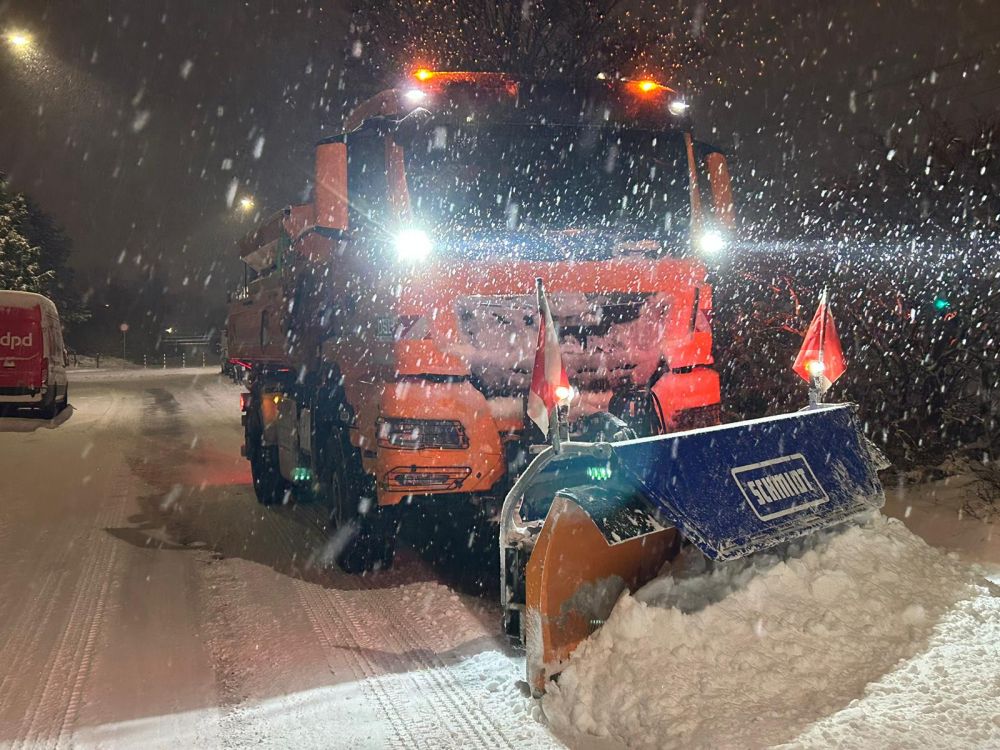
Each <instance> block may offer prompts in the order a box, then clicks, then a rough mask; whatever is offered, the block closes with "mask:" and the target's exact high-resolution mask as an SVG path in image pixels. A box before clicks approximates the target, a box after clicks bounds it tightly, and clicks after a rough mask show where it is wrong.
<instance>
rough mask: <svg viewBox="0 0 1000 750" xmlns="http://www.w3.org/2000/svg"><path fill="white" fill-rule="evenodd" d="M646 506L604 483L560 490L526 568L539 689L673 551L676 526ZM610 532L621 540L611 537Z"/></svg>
mask: <svg viewBox="0 0 1000 750" xmlns="http://www.w3.org/2000/svg"><path fill="white" fill-rule="evenodd" d="M643 505H644V503H642V501H641V499H639V498H635V497H628V496H624V495H622V494H620V493H618V492H615V491H614V490H606V489H604V488H599V487H581V488H574V489H571V490H566V491H562V492H560V493H558V494H557V495H556V497H555V499H554V500H553V501H552V505H551V506H550V508H549V512H548V515H547V516H546V518H545V523H544V525H543V526H542V530H541V532H540V533H539V535H538V538H537V539H536V540H535V545H534V549H533V550H532V552H531V557H530V558H529V560H528V563H527V566H526V570H525V605H526V607H525V621H524V636H525V647H526V649H527V677H528V682H529V684H530V685H531V689H532V691H533V692H534V693H535V694H541V693H542V692H544V690H545V684H546V682H547V681H548V680H549V679H550V678H551V677H552V676H553V675H555V674H557V673H558V672H559V671H561V670H562V668H563V666H564V665H565V664H566V662H567V661H568V659H569V657H570V654H572V653H573V650H574V649H575V648H576V647H577V645H578V644H579V643H580V642H581V641H583V640H584V639H585V638H587V637H588V636H589V635H590V634H591V633H592V632H593V631H594V630H596V629H597V628H598V627H600V626H601V625H602V624H603V623H604V621H605V620H606V619H607V617H608V615H610V614H611V610H612V608H613V607H614V605H615V602H616V601H617V600H618V597H619V596H620V595H621V593H622V591H623V590H625V589H626V588H627V589H629V591H634V590H635V589H636V588H638V587H639V586H642V585H643V584H644V583H646V582H648V581H650V580H652V579H653V578H654V577H655V576H656V575H657V574H658V573H659V571H660V568H661V567H662V566H663V564H664V563H665V562H666V561H667V560H668V559H669V558H670V557H671V556H672V554H674V553H675V552H676V548H677V546H678V544H679V541H680V537H679V536H678V534H677V532H676V530H674V529H672V528H669V527H664V526H662V525H661V524H659V523H658V522H656V520H655V519H654V518H653V517H652V516H651V515H650V514H649V513H648V511H647V510H645V509H644V507H642V506H643ZM613 529H614V530H616V531H612V530H613ZM608 531H610V532H611V534H612V535H614V536H620V537H621V538H622V541H618V542H613V541H608V539H607V538H606V535H605V533H606V532H608Z"/></svg>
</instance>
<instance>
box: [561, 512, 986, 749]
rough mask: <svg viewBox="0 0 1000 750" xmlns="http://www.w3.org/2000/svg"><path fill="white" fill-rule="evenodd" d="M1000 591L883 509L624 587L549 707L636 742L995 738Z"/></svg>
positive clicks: (981, 742)
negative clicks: (747, 556)
mask: <svg viewBox="0 0 1000 750" xmlns="http://www.w3.org/2000/svg"><path fill="white" fill-rule="evenodd" d="M998 594H1000V590H998V589H997V587H996V586H994V585H992V584H990V583H989V582H988V581H986V580H985V579H984V578H981V577H979V576H978V575H977V574H976V572H975V570H974V569H972V568H970V567H969V566H967V565H965V564H963V563H961V562H959V561H958V560H957V559H955V558H953V557H950V556H948V555H945V554H944V553H942V552H940V551H939V550H936V549H934V548H931V547H929V546H927V545H926V544H925V543H924V542H923V541H922V540H921V539H920V538H918V537H916V536H914V535H913V534H911V533H910V532H909V531H907V530H906V528H905V527H904V526H903V525H902V524H901V523H900V522H898V521H895V520H887V519H884V518H882V517H878V518H876V519H874V520H873V521H872V522H871V523H870V524H868V525H866V526H864V527H854V528H850V529H848V530H847V531H845V532H844V533H841V534H824V535H821V536H819V537H817V538H816V539H814V540H810V541H807V542H804V543H802V544H801V545H799V546H794V547H792V548H790V549H789V550H788V551H787V552H786V553H783V555H782V557H781V559H779V558H778V557H777V556H775V555H770V556H767V555H765V556H758V557H755V558H754V559H753V560H752V561H749V562H747V561H742V562H737V563H731V564H728V565H720V566H718V567H716V568H714V569H711V570H700V571H699V570H697V569H696V570H693V571H690V570H689V571H688V574H687V577H683V576H682V577H681V578H680V579H674V578H671V577H664V578H660V579H657V580H656V581H654V582H652V583H651V584H649V585H648V586H647V587H646V588H644V589H643V590H641V591H639V592H637V593H636V595H635V596H634V597H630V596H627V595H626V596H625V597H624V598H623V599H622V600H620V601H619V603H618V605H617V606H616V608H615V610H614V612H613V613H612V615H611V617H610V618H609V620H608V622H607V624H606V625H605V626H604V627H603V628H602V629H601V630H600V631H598V632H597V633H596V634H595V635H594V636H592V637H591V638H590V639H589V640H588V641H587V642H586V643H585V644H584V645H583V646H582V647H581V648H580V649H579V650H578V651H577V652H576V654H575V655H574V657H573V659H572V663H571V665H570V666H569V667H568V668H567V669H566V671H565V672H564V673H563V674H562V677H561V678H560V680H559V683H558V685H557V686H556V687H555V688H554V689H553V690H552V692H551V693H550V694H549V695H548V696H547V697H546V699H545V700H544V709H545V712H546V714H547V715H548V716H549V718H550V720H551V721H552V722H553V724H554V725H556V726H557V727H559V728H560V729H562V730H564V731H570V732H579V733H585V734H593V735H598V736H605V737H613V738H616V739H618V740H619V741H621V742H624V743H625V744H627V745H629V746H632V747H650V748H652V747H657V748H681V747H683V748H691V747H699V748H700V747H704V748H709V747H711V748H737V747H739V748H753V747H765V746H769V745H773V744H776V743H782V742H787V743H790V746H792V747H802V748H807V747H831V746H832V747H857V748H862V747H866V748H870V747H920V748H933V747H942V748H957V747H987V746H989V747H998V746H1000V597H998Z"/></svg>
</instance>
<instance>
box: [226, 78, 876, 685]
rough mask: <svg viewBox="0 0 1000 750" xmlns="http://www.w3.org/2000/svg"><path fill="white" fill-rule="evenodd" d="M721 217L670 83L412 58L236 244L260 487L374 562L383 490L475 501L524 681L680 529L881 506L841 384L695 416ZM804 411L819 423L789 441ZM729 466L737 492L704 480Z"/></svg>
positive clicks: (536, 675) (727, 207) (713, 394)
mask: <svg viewBox="0 0 1000 750" xmlns="http://www.w3.org/2000/svg"><path fill="white" fill-rule="evenodd" d="M732 228H733V208H732V195H731V189H730V181H729V173H728V168H727V165H726V160H725V157H724V155H723V154H722V153H721V152H720V151H719V150H718V149H715V148H713V147H711V146H710V145H708V144H705V143H702V142H699V141H697V140H695V139H694V137H693V136H692V133H691V125H690V119H689V111H688V106H687V103H686V102H685V101H684V99H683V97H682V96H681V95H680V94H679V93H678V92H677V91H675V90H674V89H672V88H670V87H668V86H665V85H662V84H660V83H658V82H655V81H652V80H593V81H588V82H584V83H568V82H565V81H554V82H550V81H529V80H521V79H518V78H516V77H513V76H509V75H506V74H502V73H466V72H444V71H434V70H423V69H421V70H417V71H415V72H414V73H413V74H412V76H410V77H409V78H408V79H407V80H406V81H405V82H403V83H401V84H400V85H399V86H397V87H396V88H393V89H390V90H387V91H385V92H383V93H381V94H379V95H377V96H375V97H373V98H372V99H370V100H368V101H367V102H365V103H363V104H361V105H360V106H359V107H358V108H356V110H355V111H354V112H353V113H352V114H351V115H350V116H349V117H348V118H347V121H346V123H345V128H344V132H343V133H341V134H337V135H334V136H331V137H327V138H324V139H323V140H321V141H320V142H319V143H318V144H317V146H316V152H315V176H314V188H313V193H312V198H311V200H310V201H309V202H307V203H304V204H299V205H292V206H288V207H286V208H284V209H283V210H281V211H279V212H277V213H275V214H274V215H272V216H270V217H269V218H267V219H266V220H265V221H264V222H263V223H262V224H261V225H260V226H259V227H258V228H257V229H256V230H255V231H253V232H251V233H250V234H249V235H247V236H246V237H245V238H244V239H243V240H242V241H241V243H240V257H241V259H242V260H243V262H244V264H245V267H246V272H247V277H246V278H247V282H246V284H245V285H244V288H243V289H242V290H241V293H240V294H238V295H237V296H236V298H234V299H233V300H232V301H231V304H230V309H229V316H228V321H227V336H228V342H229V353H230V357H232V358H233V359H234V361H236V362H237V363H239V365H240V366H241V367H245V368H246V369H247V371H248V375H249V381H248V382H249V383H250V385H249V392H248V393H245V394H243V396H242V409H243V412H244V414H243V422H244V425H245V445H244V452H245V455H246V457H247V458H248V459H249V461H250V466H251V472H252V475H253V484H254V490H255V492H256V495H257V498H258V499H259V500H260V502H261V503H264V504H266V505H269V504H274V503H282V502H288V501H289V500H291V499H293V498H295V497H296V496H297V495H300V494H301V495H303V496H310V497H311V498H314V499H316V500H318V501H320V502H322V503H325V504H326V506H327V507H328V508H329V518H330V524H329V525H330V529H331V533H332V535H333V537H332V545H331V546H332V549H333V550H334V553H335V557H336V559H337V561H338V563H339V564H340V565H341V567H343V568H344V569H345V570H347V571H349V572H364V571H367V570H372V569H376V568H380V567H385V566H388V565H390V564H391V562H392V558H393V554H394V549H395V537H396V531H397V528H398V521H399V515H398V513H399V511H400V508H401V506H405V505H408V504H420V505H421V506H422V507H424V508H429V509H430V510H429V512H431V513H434V512H440V513H441V514H449V513H451V511H453V510H454V509H455V506H456V504H460V503H461V504H475V505H477V506H479V507H480V508H484V509H487V512H490V511H489V509H492V512H493V513H494V514H495V515H497V516H498V517H499V521H500V528H499V536H500V544H501V564H500V573H501V592H502V593H501V596H502V602H501V603H502V606H503V610H504V621H505V626H506V629H507V632H508V633H509V634H510V635H511V637H512V638H514V639H515V640H519V641H521V642H523V643H525V645H526V646H527V649H528V654H529V659H528V676H529V680H530V681H531V684H532V687H533V689H535V690H536V691H540V690H543V689H544V685H545V683H546V681H547V680H548V679H549V678H550V677H552V676H554V675H556V674H558V671H559V669H560V668H561V665H562V664H564V663H565V660H566V659H567V658H568V657H569V654H570V653H571V652H572V649H573V648H574V647H575V646H576V644H577V643H579V642H580V641H581V640H582V639H583V638H585V637H586V636H587V635H588V634H589V633H590V632H591V631H592V630H593V628H594V627H596V624H598V623H599V622H600V620H601V619H602V618H603V617H605V616H606V615H607V612H608V611H610V606H612V605H613V602H614V600H615V599H616V598H617V596H618V594H620V592H621V591H622V590H623V589H624V588H625V587H634V586H636V585H639V584H641V583H642V582H643V581H644V580H647V579H648V578H649V577H651V576H652V575H655V574H656V572H657V571H658V569H659V567H660V566H661V565H662V564H663V563H664V562H665V561H669V559H671V558H672V556H673V555H674V554H675V553H676V551H677V549H679V547H680V545H681V544H682V543H684V542H685V541H688V542H691V543H695V544H697V545H698V546H699V547H700V548H701V549H703V550H704V551H705V552H706V554H708V555H709V556H710V557H711V556H715V557H717V558H718V559H727V557H731V556H736V555H739V554H746V553H748V552H749V551H752V550H755V549H759V548H761V547H766V546H770V545H773V544H778V543H780V542H781V541H783V540H786V539H790V538H793V537H794V536H796V535H798V534H802V533H809V532H810V531H813V530H815V529H818V528H823V527H825V526H828V525H831V524H834V523H839V522H841V521H843V520H844V519H845V518H847V517H850V516H852V515H853V514H854V513H855V512H858V511H859V510H860V508H861V506H862V505H863V506H864V507H868V506H871V505H877V504H879V496H880V492H881V490H880V488H878V484H877V482H878V480H877V477H876V476H875V474H874V469H873V468H872V466H873V464H872V461H871V458H870V456H869V454H868V453H867V452H866V450H867V448H866V447H865V444H864V442H863V439H862V438H861V437H860V432H859V431H858V426H857V423H856V420H855V419H854V417H853V412H852V411H851V409H850V408H849V407H841V408H839V409H832V408H831V409H822V410H815V411H814V412H811V413H809V415H807V416H801V417H800V416H797V415H789V416H787V417H786V418H785V419H784V421H781V422H780V425H781V429H782V430H783V432H781V433H780V434H779V433H778V432H774V433H773V434H772V432H771V430H772V428H771V427H770V426H769V425H771V424H772V422H770V421H765V422H764V423H763V425H764V426H762V427H760V428H757V427H754V426H747V425H744V426H742V427H740V426H735V427H734V426H730V425H727V426H724V427H714V426H715V425H717V424H718V422H719V401H720V394H719V377H718V374H717V373H716V371H715V370H714V369H713V359H712V332H711V311H712V295H711V288H710V286H709V284H708V283H707V272H706V267H705V256H706V255H711V254H713V253H718V252H720V251H722V250H723V249H724V247H725V245H726V242H727V238H728V237H729V236H730V233H731V232H732ZM537 279H542V280H543V282H544V286H545V289H546V290H547V292H548V306H549V309H550V310H551V313H552V316H553V319H554V322H555V324H556V326H557V328H558V330H559V347H560V353H561V356H562V361H563V363H564V364H565V366H566V369H567V374H568V377H569V381H570V383H571V384H572V389H568V392H567V393H566V394H564V395H565V398H564V403H563V405H562V406H561V407H560V409H562V410H563V411H564V412H565V418H564V419H563V420H562V424H563V425H564V426H563V428H562V429H563V430H564V431H565V434H564V435H563V436H562V437H563V440H562V449H561V450H560V451H559V452H558V453H556V452H554V450H553V449H552V448H550V447H544V446H543V445H542V444H543V443H544V442H545V436H543V435H541V433H540V432H539V431H538V430H537V428H536V427H534V425H533V424H532V423H531V422H530V421H529V420H527V419H526V408H525V407H526V400H527V399H526V396H527V393H528V390H529V386H530V382H531V377H532V365H533V360H534V356H535V348H536V347H535V342H536V340H537V336H538V328H539V317H538V309H537V306H536V304H535V288H536V280H537ZM809 420H812V421H809ZM828 421H829V422H830V424H827V422H828ZM834 422H836V424H834ZM773 424H779V422H773ZM809 425H814V426H815V428H816V429H817V430H820V431H822V430H825V429H833V428H834V427H836V428H837V429H838V430H839V432H837V433H836V435H835V436H834V440H835V442H834V445H835V446H836V449H834V450H831V451H828V452H827V453H826V454H823V455H822V456H821V455H819V454H818V453H815V452H814V451H813V449H810V450H806V448H805V447H804V446H800V445H799V443H800V442H801V441H800V438H802V436H803V435H805V434H806V433H807V432H809V430H808V429H807V426H809ZM706 429H707V430H708V432H707V433H705V432H704V430H706ZM774 429H777V428H774ZM712 430H717V431H718V432H712ZM732 430H736V432H733V431H732ZM740 430H746V431H747V432H746V433H745V434H744V433H743V432H739V431H740ZM758 430H764V431H765V432H767V434H768V435H771V436H772V438H773V439H769V441H768V440H764V439H763V438H760V436H759V433H758V432H757V431H758ZM703 434H708V435H709V437H707V438H702V437H695V436H700V435H703ZM851 436H853V437H851ZM839 437H843V438H844V440H847V441H848V442H841V443H837V442H836V439H839ZM730 438H731V439H730ZM848 438H850V440H848ZM719 441H721V442H719ZM851 441H853V442H851ZM820 442H822V441H820ZM696 443H697V444H698V445H699V446H700V447H699V448H698V450H697V451H695V450H694V449H693V448H692V449H691V450H692V451H693V452H691V453H690V454H689V453H688V452H687V449H686V446H694V445H695V444H696ZM758 444H759V445H758ZM755 446H756V447H755ZM764 446H766V447H764ZM813 447H814V448H815V450H819V448H818V447H816V446H813ZM682 449H683V450H682ZM726 451H732V453H731V454H727V453H726ZM772 454H773V455H772ZM681 455H683V456H687V457H689V460H687V461H686V462H685V464H684V466H683V467H681V466H680V465H679V463H678V456H681ZM533 457H534V458H533ZM750 458H753V459H754V460H750ZM800 459H801V460H800ZM768 462H772V463H768ZM782 462H787V463H788V465H787V466H785V464H784V463H782ZM698 467H701V468H698ZM726 467H729V469H732V470H733V471H736V473H737V474H738V475H739V476H740V477H744V478H745V479H746V480H747V482H746V484H741V485H738V486H737V488H736V489H737V491H738V492H739V494H738V495H735V494H733V491H732V490H733V487H730V486H729V485H728V484H727V485H726V486H725V492H726V493H728V494H725V493H722V490H718V491H717V490H716V489H715V485H713V484H711V483H712V482H721V483H723V484H725V482H726V481H728V480H727V479H726V477H728V476H731V475H730V474H727V473H726V471H727V469H726ZM817 467H819V468H817ZM784 469H787V471H784ZM685 472H686V474H685ZM699 472H700V473H699ZM681 474H684V476H685V477H687V476H688V475H690V476H691V477H694V476H696V475H697V476H701V477H702V478H703V479H704V482H705V483H703V484H697V483H694V482H693V480H691V482H688V483H687V484H685V483H684V481H682V477H681V476H680V475H681ZM779 475H781V476H779ZM775 477H777V478H775ZM847 477H850V478H851V482H848V481H847ZM685 481H686V480H685ZM831 482H836V486H835V487H832V486H828V485H830V483H831ZM821 485H822V486H821ZM674 486H676V487H678V488H680V489H679V490H677V491H678V492H682V494H683V497H681V498H680V499H678V498H676V497H674V495H673V494H670V493H673V492H674V490H673V489H670V488H672V487H674ZM806 487H807V489H803V488H806ZM740 488H742V489H740ZM754 488H756V490H755V489H754ZM795 488H798V489H799V490H801V492H799V494H796V492H795V491H793V490H794V489H795ZM755 492H759V493H760V495H759V497H760V498H761V499H760V500H754V501H751V500H750V499H748V498H757V497H758V495H757V494H755ZM720 493H722V494H720ZM858 498H862V499H861V500H859V499H858ZM751 502H758V503H764V504H765V505H766V506H767V507H764V506H763V505H758V506H757V507H756V510H754V508H753V507H751V506H750V503H751ZM771 502H773V503H775V505H773V511H772V506H771V505H770V503H771ZM740 503H743V505H740ZM696 511H697V512H696ZM747 514H750V515H749V516H748V515H747ZM753 519H756V523H757V525H754V522H752V521H753Z"/></svg>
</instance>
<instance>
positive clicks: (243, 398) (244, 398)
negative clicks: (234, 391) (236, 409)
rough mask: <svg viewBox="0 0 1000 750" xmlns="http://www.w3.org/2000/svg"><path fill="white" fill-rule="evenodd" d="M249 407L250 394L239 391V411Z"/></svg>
mask: <svg viewBox="0 0 1000 750" xmlns="http://www.w3.org/2000/svg"><path fill="white" fill-rule="evenodd" d="M249 408H250V394H249V393H241V394H240V411H246V410H247V409H249Z"/></svg>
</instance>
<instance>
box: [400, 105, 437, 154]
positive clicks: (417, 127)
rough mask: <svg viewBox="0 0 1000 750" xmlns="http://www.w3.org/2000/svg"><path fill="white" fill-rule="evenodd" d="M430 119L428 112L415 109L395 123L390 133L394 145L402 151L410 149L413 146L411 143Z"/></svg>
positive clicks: (421, 108) (420, 108)
mask: <svg viewBox="0 0 1000 750" xmlns="http://www.w3.org/2000/svg"><path fill="white" fill-rule="evenodd" d="M432 117H433V115H432V114H431V113H430V112H429V111H428V110H426V109H424V108H423V107H417V108H416V109H415V110H413V111H412V112H410V114H408V115H407V116H406V117H404V118H403V119H402V120H400V121H399V122H397V123H396V125H395V127H394V128H393V131H392V140H393V141H395V143H396V145H398V146H402V147H403V148H404V149H406V148H410V147H411V146H412V145H413V141H414V140H415V139H416V137H417V136H418V135H420V133H421V131H423V129H424V128H425V127H426V126H427V124H428V123H429V122H430V121H431V118H432Z"/></svg>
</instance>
